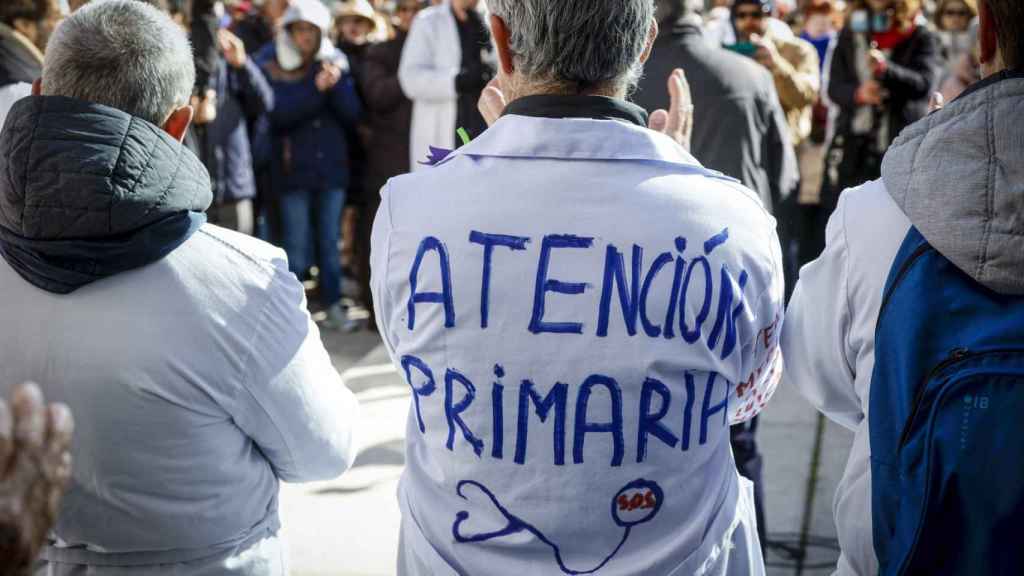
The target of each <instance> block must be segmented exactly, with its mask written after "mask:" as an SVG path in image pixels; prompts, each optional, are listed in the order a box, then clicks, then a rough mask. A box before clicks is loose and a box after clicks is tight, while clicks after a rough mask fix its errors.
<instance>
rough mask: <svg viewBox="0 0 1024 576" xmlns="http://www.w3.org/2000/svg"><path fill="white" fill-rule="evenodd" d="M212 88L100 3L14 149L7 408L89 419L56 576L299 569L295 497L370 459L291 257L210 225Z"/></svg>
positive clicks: (3, 230)
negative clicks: (16, 387) (289, 487)
mask: <svg viewBox="0 0 1024 576" xmlns="http://www.w3.org/2000/svg"><path fill="white" fill-rule="evenodd" d="M194 82H195V75H194V71H193V64H192V54H191V51H190V49H189V45H188V41H187V40H186V38H185V36H184V32H183V31H182V30H181V28H180V27H179V26H177V25H176V24H175V23H174V22H173V21H172V20H171V18H170V17H169V16H167V15H165V14H164V13H162V12H160V11H159V10H157V9H155V8H153V7H152V6H149V5H147V4H145V3H142V2H137V1H135V0H97V1H94V2H91V3H90V4H88V5H86V6H85V7H83V8H81V9H79V10H78V11H77V12H75V13H74V14H73V15H72V16H70V17H69V18H68V19H66V20H65V21H64V22H63V23H62V24H61V25H60V26H59V27H58V28H57V30H56V32H55V34H54V35H53V37H52V39H51V42H50V45H49V48H48V50H47V53H46V58H45V62H44V67H43V76H42V80H41V81H37V82H36V83H35V85H34V87H33V92H34V96H32V97H30V98H26V99H24V100H21V101H19V102H18V103H17V104H15V106H14V108H13V109H12V110H11V113H10V115H9V116H8V118H7V123H6V125H5V128H4V130H3V133H2V136H0V293H2V294H3V298H0V324H2V325H3V326H5V327H6V329H5V330H3V331H0V394H2V393H4V392H5V391H6V389H5V387H6V386H7V385H8V384H9V383H12V382H25V381H34V382H38V383H39V384H40V386H41V388H42V390H43V391H44V392H45V394H46V397H47V398H50V399H52V400H54V401H57V402H62V403H64V404H67V405H68V406H69V407H70V409H71V411H72V413H73V414H74V415H75V419H76V421H77V424H78V426H77V430H76V435H75V438H74V444H73V446H72V456H73V458H74V471H73V478H72V481H71V485H70V487H69V489H68V492H67V494H66V496H65V498H64V502H63V503H62V505H61V508H60V514H59V517H58V519H57V523H56V526H55V527H54V530H53V534H52V538H51V540H50V542H49V545H48V546H46V547H45V548H44V550H43V551H42V554H41V558H40V563H39V566H38V573H40V574H42V573H45V574H49V575H65V574H98V575H108V574H126V573H130V574H133V575H135V574H142V575H163V574H189V575H200V576H202V575H217V576H220V575H227V574H244V575H247V576H249V575H261V576H262V575H274V576H277V575H284V574H287V567H286V558H285V552H284V545H283V543H282V542H281V541H280V540H279V538H278V528H279V525H280V522H279V519H278V514H277V494H278V489H279V482H280V481H282V480H283V481H296V482H301V481H311V480H322V479H329V478H333V477H335V476H338V475H339V474H341V473H342V472H343V471H344V470H345V469H346V468H347V467H348V466H349V465H350V463H351V462H352V460H353V457H354V448H353V442H352V428H353V424H354V420H355V417H356V411H357V406H356V401H355V399H354V396H353V395H352V393H351V392H349V391H348V390H347V389H346V388H345V386H344V384H343V383H342V381H341V379H340V377H339V376H338V374H337V372H336V371H335V370H334V368H333V366H332V364H331V361H330V358H329V356H328V354H327V352H326V351H325V350H324V347H323V345H322V344H321V342H320V339H319V334H318V332H317V328H316V326H315V324H313V322H312V321H311V319H310V317H309V314H308V313H307V312H306V309H305V299H304V291H303V287H302V285H301V284H300V283H299V282H298V280H297V279H296V278H295V276H293V275H292V274H291V273H290V272H289V271H288V266H287V263H286V261H285V257H284V254H283V253H282V252H281V251H279V250H277V249H274V248H272V247H270V246H269V245H266V244H264V243H262V242H260V241H258V240H255V239H252V238H249V237H246V236H242V235H240V234H236V233H234V232H230V231H227V230H224V229H221V228H217V227H214V226H210V225H208V224H205V220H206V219H205V215H204V211H205V210H206V208H207V207H208V206H209V204H210V201H211V190H210V180H209V176H208V175H207V173H206V171H205V169H204V168H203V166H202V164H201V163H200V162H199V160H198V159H197V158H196V157H195V156H194V155H192V154H191V153H190V152H188V151H187V150H186V149H185V148H183V147H182V145H181V139H182V137H183V135H184V133H185V130H186V129H187V128H188V125H189V122H190V120H191V118H192V109H191V108H190V107H189V106H188V101H189V96H190V95H191V93H192V86H193V83H194Z"/></svg>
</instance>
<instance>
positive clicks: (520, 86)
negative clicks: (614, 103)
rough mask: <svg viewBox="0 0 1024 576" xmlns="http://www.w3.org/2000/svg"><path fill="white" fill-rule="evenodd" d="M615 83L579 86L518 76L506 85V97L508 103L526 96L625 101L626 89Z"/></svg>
mask: <svg viewBox="0 0 1024 576" xmlns="http://www.w3.org/2000/svg"><path fill="white" fill-rule="evenodd" d="M621 84H622V83H620V82H617V83H615V85H614V86H613V85H610V84H605V85H601V86H588V87H584V88H582V89H580V87H579V86H576V85H573V84H570V83H566V82H558V81H542V80H527V79H524V78H522V77H520V76H518V75H516V76H514V77H513V80H512V81H511V82H508V83H507V86H506V87H505V88H506V90H505V91H506V96H507V97H508V99H509V101H510V102H511V101H513V100H518V99H519V98H525V97H527V96H605V97H607V98H615V99H617V100H625V99H626V88H625V86H621Z"/></svg>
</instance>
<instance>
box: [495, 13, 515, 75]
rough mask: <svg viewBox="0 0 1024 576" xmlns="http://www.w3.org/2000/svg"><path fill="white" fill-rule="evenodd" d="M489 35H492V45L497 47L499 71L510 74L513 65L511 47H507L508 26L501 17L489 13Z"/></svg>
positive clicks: (509, 36) (509, 37)
mask: <svg viewBox="0 0 1024 576" xmlns="http://www.w3.org/2000/svg"><path fill="white" fill-rule="evenodd" d="M491 35H492V36H493V37H494V46H495V48H497V49H498V63H499V64H500V65H501V71H502V72H504V73H505V74H506V75H511V74H512V71H513V70H514V69H515V66H514V65H513V64H512V49H511V48H510V47H509V40H510V39H511V37H512V34H511V32H509V31H508V26H507V25H506V24H505V21H504V20H502V19H501V18H499V17H497V16H495V15H494V14H491Z"/></svg>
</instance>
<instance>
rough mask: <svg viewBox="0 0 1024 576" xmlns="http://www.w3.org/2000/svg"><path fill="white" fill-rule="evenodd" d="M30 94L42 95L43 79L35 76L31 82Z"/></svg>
mask: <svg viewBox="0 0 1024 576" xmlns="http://www.w3.org/2000/svg"><path fill="white" fill-rule="evenodd" d="M32 95H33V96H42V95H43V79H42V78H36V81H35V82H33V83H32Z"/></svg>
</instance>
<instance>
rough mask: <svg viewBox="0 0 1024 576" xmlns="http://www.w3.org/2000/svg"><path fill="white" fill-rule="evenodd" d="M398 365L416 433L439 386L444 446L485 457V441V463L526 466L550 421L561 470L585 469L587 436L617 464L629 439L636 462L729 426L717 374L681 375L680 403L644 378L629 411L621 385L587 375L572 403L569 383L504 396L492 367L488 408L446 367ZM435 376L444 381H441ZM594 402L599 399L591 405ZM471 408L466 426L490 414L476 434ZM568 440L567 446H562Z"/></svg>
mask: <svg viewBox="0 0 1024 576" xmlns="http://www.w3.org/2000/svg"><path fill="white" fill-rule="evenodd" d="M401 364H402V369H403V371H404V372H405V378H406V381H407V382H408V383H409V386H410V387H411V388H412V391H413V406H414V408H415V411H416V419H417V423H418V424H419V429H420V433H421V434H423V435H426V434H427V427H426V424H425V423H424V421H423V416H422V412H421V402H425V401H427V400H426V399H428V398H431V397H432V396H434V394H435V392H437V389H438V386H439V384H441V385H443V386H444V390H443V396H444V397H443V399H442V401H443V402H444V416H445V421H446V422H447V430H446V432H447V440H446V442H445V447H447V448H448V450H450V451H453V452H454V451H455V444H456V442H457V441H459V442H465V443H467V444H468V445H469V446H470V447H471V448H472V450H473V452H474V453H475V454H476V455H477V457H479V458H483V457H484V452H485V451H486V450H487V448H488V446H487V445H485V441H484V439H485V437H487V436H489V448H490V450H489V455H490V457H491V458H493V459H496V460H504V459H505V458H511V459H512V461H513V462H515V463H516V464H525V463H526V457H527V449H528V443H529V436H530V434H529V431H530V428H531V427H534V428H536V427H538V426H541V425H542V424H548V426H545V428H549V429H550V430H551V447H552V449H551V454H552V463H553V464H554V465H555V466H564V465H565V464H566V462H567V461H568V460H570V459H571V460H572V463H573V464H583V463H584V455H585V448H586V443H587V438H588V436H589V437H594V436H600V437H603V438H604V439H605V441H604V442H601V443H600V444H599V446H600V447H602V448H599V450H600V451H601V452H602V453H604V452H606V451H607V450H606V449H605V448H603V447H606V446H608V445H609V444H608V443H607V441H608V440H610V446H611V449H612V453H611V461H610V465H611V466H613V467H618V466H622V463H623V460H624V459H625V458H626V453H625V452H626V442H627V440H629V441H630V443H631V444H633V442H632V441H633V440H635V444H633V445H635V447H636V453H635V460H636V462H637V463H640V462H644V461H645V460H646V459H647V457H648V453H649V450H650V449H651V446H652V445H653V444H654V443H653V442H652V440H654V441H656V442H658V443H660V444H663V445H665V446H667V447H668V448H669V449H675V450H680V451H682V452H687V451H689V450H690V448H691V446H692V445H693V444H695V443H696V444H697V445H699V446H703V445H705V444H707V442H708V439H709V437H710V434H711V433H712V432H713V431H714V427H717V428H718V429H725V428H728V412H729V395H730V394H729V392H730V390H731V385H730V383H729V381H728V380H726V379H725V378H724V377H722V376H721V375H719V374H718V373H716V372H709V373H707V374H706V375H704V374H701V377H700V379H699V381H698V378H697V377H696V376H695V375H694V374H692V373H690V372H685V373H684V375H683V382H681V383H680V384H682V385H683V386H682V388H683V389H684V390H682V391H681V392H683V394H682V395H683V398H682V399H681V400H682V402H679V403H678V404H675V403H674V402H673V397H672V389H671V388H669V386H667V385H666V384H665V383H664V382H662V381H660V380H657V379H655V378H647V379H645V380H644V382H643V386H642V388H641V390H640V400H639V405H638V406H635V407H627V406H624V403H623V395H622V388H621V387H620V386H619V383H618V382H617V381H616V380H615V379H614V378H611V377H609V376H604V375H601V374H593V375H590V376H588V377H587V378H585V379H584V380H583V382H582V384H581V385H580V386H579V388H578V389H577V391H576V398H575V399H574V400H575V401H574V402H573V403H572V404H570V401H571V399H570V398H569V385H568V384H565V383H562V382H557V383H555V385H554V386H553V387H552V388H551V389H550V390H548V391H547V393H546V394H545V393H542V392H541V391H540V390H538V388H537V386H536V385H535V384H534V383H533V382H531V381H530V380H522V381H521V382H520V384H519V389H518V390H517V391H512V390H509V391H507V392H506V386H505V385H504V384H503V383H502V379H503V378H504V377H505V370H504V368H502V366H500V365H496V366H495V367H494V376H495V378H494V381H493V382H492V383H491V390H490V397H489V404H490V405H489V406H488V405H486V404H483V403H486V402H488V400H486V399H480V400H482V402H478V392H477V387H476V385H475V384H474V383H473V382H472V381H471V380H470V379H469V378H468V377H467V376H466V375H465V374H463V373H461V372H459V371H458V370H455V369H452V368H448V369H447V370H446V371H445V372H444V375H443V376H442V375H441V374H440V373H437V374H435V372H434V370H433V369H431V367H430V366H428V365H427V364H426V362H424V361H423V360H421V359H420V358H417V357H416V356H411V355H406V356H403V357H402V359H401ZM439 379H443V383H442V382H439ZM698 384H701V385H703V390H699V389H698ZM595 398H602V399H601V400H598V401H597V402H593V400H594V399H595ZM474 403H477V406H475V407H474V408H473V414H474V417H473V418H472V421H473V422H475V423H478V422H480V421H485V422H486V420H487V418H486V417H483V418H482V417H481V416H483V415H484V414H488V413H489V414H488V415H489V416H490V426H487V425H486V424H484V425H483V426H482V427H481V426H480V425H479V424H477V429H473V428H472V427H470V426H469V424H467V422H466V420H468V419H470V418H468V416H469V414H467V411H469V410H470V408H471V406H474ZM480 404H483V405H480ZM570 406H574V407H575V410H574V411H573V413H572V421H571V422H569V421H568V420H569V416H568V413H569V407H570ZM512 409H515V415H514V418H515V421H514V422H515V433H514V436H515V437H514V438H511V439H509V440H510V442H509V443H510V444H512V445H511V446H506V438H505V421H506V415H508V417H509V418H512V417H513V415H512V414H511V412H512ZM627 411H629V412H631V413H629V412H627ZM633 415H636V417H635V418H633ZM627 420H628V421H629V422H636V429H635V430H627V429H626V427H625V424H624V423H625V422H626V421H627ZM570 427H571V429H570ZM570 431H571V434H572V436H571V438H570V437H569V434H570ZM535 434H536V432H535ZM458 437H461V440H458ZM535 440H536V437H535ZM568 441H571V445H568V444H567V442H568ZM567 449H571V454H567V453H566V451H567ZM535 453H536V450H534V454H535ZM534 457H536V456H534Z"/></svg>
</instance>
